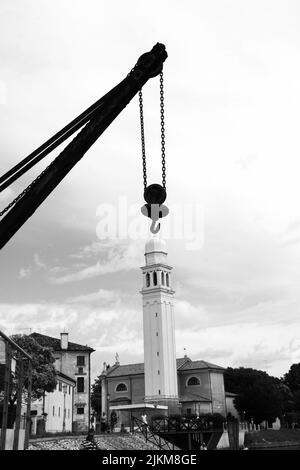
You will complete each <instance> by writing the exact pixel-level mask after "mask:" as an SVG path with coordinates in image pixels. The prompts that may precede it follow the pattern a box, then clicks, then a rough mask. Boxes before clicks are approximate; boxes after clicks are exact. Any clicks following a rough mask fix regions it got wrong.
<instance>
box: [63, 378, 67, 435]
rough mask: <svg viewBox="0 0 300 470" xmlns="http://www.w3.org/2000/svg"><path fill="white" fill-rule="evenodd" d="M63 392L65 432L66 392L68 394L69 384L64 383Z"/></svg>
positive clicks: (64, 426) (64, 428) (64, 425)
mask: <svg viewBox="0 0 300 470" xmlns="http://www.w3.org/2000/svg"><path fill="white" fill-rule="evenodd" d="M62 388H63V393H64V416H63V432H65V431H66V394H67V385H66V384H63V387H62Z"/></svg>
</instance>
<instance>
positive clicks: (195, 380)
mask: <svg viewBox="0 0 300 470" xmlns="http://www.w3.org/2000/svg"><path fill="white" fill-rule="evenodd" d="M191 385H200V380H199V379H198V377H190V378H189V379H188V381H187V386H188V387H189V386H191Z"/></svg>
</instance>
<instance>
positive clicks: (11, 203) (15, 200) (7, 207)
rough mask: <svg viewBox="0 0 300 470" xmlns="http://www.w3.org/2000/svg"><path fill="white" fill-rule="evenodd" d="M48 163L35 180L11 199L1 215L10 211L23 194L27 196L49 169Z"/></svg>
mask: <svg viewBox="0 0 300 470" xmlns="http://www.w3.org/2000/svg"><path fill="white" fill-rule="evenodd" d="M50 165H51V163H50ZM50 165H48V166H47V167H46V168H45V169H44V170H43V171H42V173H40V174H39V175H38V176H37V177H36V178H35V180H33V181H32V182H31V183H30V184H29V186H27V188H25V189H24V190H23V191H22V192H21V193H20V194H19V195H18V196H17V197H16V198H15V199H14V200H13V201H11V202H10V203H9V204H8V206H6V207H5V208H4V209H3V210H2V211H1V212H0V217H2V216H3V215H4V214H5V213H6V212H8V211H9V210H10V209H11V208H12V207H13V206H14V205H15V204H16V203H17V202H18V201H19V200H20V199H22V197H23V196H25V194H26V193H28V191H29V190H30V189H31V188H32V186H33V185H34V184H35V183H36V182H37V181H38V180H39V179H40V178H41V176H43V174H44V173H45V171H46V170H48V168H49V166H50Z"/></svg>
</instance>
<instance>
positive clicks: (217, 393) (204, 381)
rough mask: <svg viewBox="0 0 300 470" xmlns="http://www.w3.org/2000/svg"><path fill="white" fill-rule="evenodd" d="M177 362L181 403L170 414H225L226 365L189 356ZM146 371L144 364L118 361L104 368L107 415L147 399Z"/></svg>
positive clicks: (169, 410) (103, 397)
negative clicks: (120, 362)
mask: <svg viewBox="0 0 300 470" xmlns="http://www.w3.org/2000/svg"><path fill="white" fill-rule="evenodd" d="M176 364H177V383H178V402H179V406H178V408H177V410H174V409H173V408H170V407H169V409H168V414H175V413H176V412H177V413H180V414H183V415H201V414H206V413H220V414H221V415H223V416H224V417H225V416H226V415H227V407H226V393H225V388H224V376H223V374H224V368H222V367H220V366H218V365H216V364H211V363H208V362H206V361H192V360H191V359H190V358H189V357H187V356H185V357H183V358H179V359H177V361H176ZM144 371H145V369H144V364H143V363H139V364H127V365H120V364H119V363H116V364H114V365H113V366H112V367H108V368H105V370H103V371H102V410H103V411H104V412H105V413H106V414H109V411H110V410H112V409H115V410H116V411H117V412H118V410H117V408H118V407H121V408H122V407H123V406H124V405H133V404H136V405H137V404H140V403H143V402H145V397H146V393H145V392H146V390H145V383H146V381H145V372H144ZM119 417H120V413H119ZM123 420H124V417H123Z"/></svg>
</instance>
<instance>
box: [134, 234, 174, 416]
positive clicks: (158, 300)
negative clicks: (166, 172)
mask: <svg viewBox="0 0 300 470" xmlns="http://www.w3.org/2000/svg"><path fill="white" fill-rule="evenodd" d="M145 258H146V265H145V266H143V267H142V268H141V269H142V272H143V288H142V290H141V294H142V296H143V328H144V363H145V401H146V402H148V403H149V402H151V403H156V404H166V405H168V407H169V411H171V410H172V411H174V410H175V409H176V408H177V407H178V385H177V367H176V347H175V322H174V306H173V295H174V291H173V289H172V282H171V270H172V267H171V266H169V265H168V264H167V251H166V244H165V242H164V241H163V240H161V239H160V238H157V237H153V238H151V239H150V240H149V241H148V242H147V243H146V246H145Z"/></svg>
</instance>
